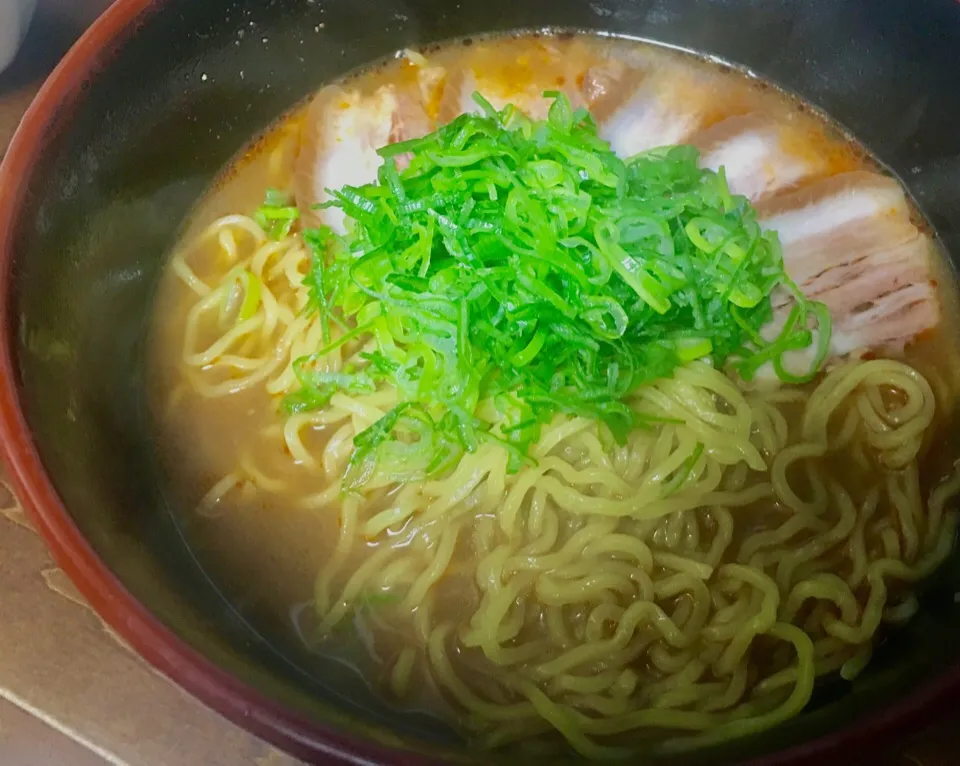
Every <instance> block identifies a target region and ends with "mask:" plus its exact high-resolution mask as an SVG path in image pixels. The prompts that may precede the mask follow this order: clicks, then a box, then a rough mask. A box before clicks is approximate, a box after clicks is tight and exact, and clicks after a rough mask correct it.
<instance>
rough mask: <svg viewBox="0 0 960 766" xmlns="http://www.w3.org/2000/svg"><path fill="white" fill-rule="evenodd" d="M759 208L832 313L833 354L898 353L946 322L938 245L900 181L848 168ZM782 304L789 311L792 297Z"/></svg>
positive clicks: (789, 265) (800, 279) (808, 291)
mask: <svg viewBox="0 0 960 766" xmlns="http://www.w3.org/2000/svg"><path fill="white" fill-rule="evenodd" d="M759 211H760V217H759V222H760V225H761V226H763V227H764V228H766V229H769V230H773V231H776V232H777V233H778V235H779V238H780V243H781V245H782V248H783V260H784V267H785V269H786V271H787V273H788V274H789V275H790V277H791V278H792V279H793V280H794V281H795V282H796V284H797V286H798V287H799V288H800V290H801V292H803V294H804V295H805V296H806V297H807V298H810V299H812V300H818V301H822V302H823V303H824V304H826V306H827V308H828V309H829V310H830V314H831V317H832V319H833V336H832V339H831V347H830V354H831V356H834V357H842V356H846V355H849V354H854V353H858V352H862V351H866V350H871V349H879V350H884V351H888V352H893V353H898V352H900V351H902V350H903V347H904V345H905V344H907V343H909V342H910V341H911V340H912V339H914V338H915V337H917V336H918V335H920V334H921V333H923V332H924V331H927V330H930V329H933V328H934V327H936V326H937V325H938V324H939V322H940V317H941V308H940V301H939V296H938V295H937V289H936V282H935V279H934V274H933V258H934V257H935V255H936V254H935V252H934V244H933V242H932V241H931V239H930V237H929V236H927V235H926V234H924V233H923V232H921V231H920V230H919V229H917V227H916V226H915V225H914V224H913V222H912V220H911V216H910V208H909V205H908V203H907V199H906V197H905V195H904V193H903V190H902V189H901V188H900V185H899V184H898V183H897V182H896V181H895V180H893V179H891V178H887V177H886V176H882V175H879V174H877V173H870V172H865V171H854V172H849V173H841V174H839V175H835V176H831V177H829V178H827V179H825V180H822V181H819V182H816V183H813V184H810V185H808V186H806V187H803V188H802V189H799V190H797V191H794V192H790V193H787V194H784V195H780V196H778V197H776V198H774V199H773V200H771V201H770V202H768V203H765V204H761V205H760V206H759ZM774 303H775V308H776V309H779V310H780V312H782V311H784V310H785V309H786V307H785V303H786V300H785V299H783V298H780V299H777V300H775V301H774ZM778 304H779V305H778Z"/></svg>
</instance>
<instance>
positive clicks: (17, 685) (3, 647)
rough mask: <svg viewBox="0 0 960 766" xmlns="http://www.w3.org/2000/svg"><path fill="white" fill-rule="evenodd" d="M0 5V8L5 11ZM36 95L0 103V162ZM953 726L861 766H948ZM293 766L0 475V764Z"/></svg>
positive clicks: (954, 748) (957, 751)
mask: <svg viewBox="0 0 960 766" xmlns="http://www.w3.org/2000/svg"><path fill="white" fill-rule="evenodd" d="M4 1H5V0H0V2H4ZM35 90H36V86H31V87H28V88H23V89H20V90H17V91H15V92H13V93H9V94H6V95H5V96H3V97H0V154H2V153H3V151H2V150H3V148H4V147H5V146H6V145H7V142H8V141H9V139H10V137H11V136H12V135H13V130H14V127H15V125H16V122H17V121H18V120H19V117H20V115H21V114H22V112H23V111H24V109H25V108H26V106H27V104H28V103H29V100H30V98H32V95H33V93H34V92H35ZM958 724H960V718H957V719H954V720H947V721H943V722H941V723H940V724H938V725H937V726H935V727H934V728H933V729H931V730H929V731H926V732H920V733H918V734H917V735H916V736H915V738H914V740H913V741H912V742H911V743H908V744H907V745H906V746H905V747H904V748H902V749H900V750H899V752H898V751H897V750H894V751H893V752H892V753H891V754H890V755H889V756H884V757H880V758H870V759H869V760H866V759H865V760H864V763H865V764H869V765H870V766H956V764H958V763H960V726H958ZM103 763H111V764H119V765H122V766H128V765H129V766H194V765H196V766H246V765H247V764H249V765H250V766H296V764H298V763H299V761H297V760H296V759H293V758H291V757H289V756H287V755H284V754H283V753H280V752H279V751H277V750H276V749H274V748H272V747H271V746H269V745H267V744H266V743H264V742H262V741H261V740H259V739H258V738H256V737H254V736H253V735H251V734H248V733H246V732H245V731H243V730H242V729H240V728H238V727H236V726H234V725H233V724H231V723H229V722H228V721H226V720H225V719H223V718H221V717H220V716H219V715H217V714H216V713H214V712H213V711H211V710H209V709H208V708H206V707H204V706H203V705H202V704H201V703H199V702H197V701H196V700H195V699H193V698H192V697H190V696H188V695H187V694H186V693H185V692H183V691H181V690H180V689H179V688H178V687H176V686H175V685H174V684H172V683H171V682H170V681H168V680H167V679H166V678H164V677H163V676H161V675H160V674H158V673H157V672H156V671H154V670H153V669H152V668H150V667H149V666H148V665H147V664H146V662H144V661H143V660H141V659H140V658H139V657H138V656H136V655H135V654H134V653H133V652H132V651H131V650H130V649H129V648H128V647H127V646H126V645H124V644H123V643H122V642H121V641H120V639H119V638H118V637H117V636H116V635H115V634H114V633H113V632H112V631H110V630H109V629H108V628H107V627H106V626H105V625H104V624H103V622H102V621H101V620H100V619H99V617H97V616H96V615H95V614H94V613H93V612H92V611H91V610H90V609H89V608H88V607H87V605H86V604H85V603H84V600H83V598H82V597H81V596H80V595H79V593H77V591H76V589H75V588H74V587H73V585H72V584H71V583H70V581H69V580H68V579H67V577H66V576H65V575H64V573H63V572H62V571H61V570H59V569H58V568H57V567H56V566H55V565H54V563H53V561H52V560H51V558H50V554H49V553H48V552H47V550H46V548H45V547H44V545H43V542H42V541H41V540H40V538H39V537H38V536H37V535H36V533H35V532H34V531H33V530H32V529H31V528H30V525H29V523H28V522H27V521H26V519H25V517H24V514H23V511H22V510H21V508H20V505H19V503H18V502H17V500H16V498H15V497H14V496H13V494H12V493H11V492H10V490H9V488H8V487H7V485H6V476H5V474H4V473H3V469H2V467H0V764H2V765H3V766H57V765H58V764H64V765H65V766H98V765H99V764H103Z"/></svg>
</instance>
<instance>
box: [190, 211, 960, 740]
mask: <svg viewBox="0 0 960 766" xmlns="http://www.w3.org/2000/svg"><path fill="white" fill-rule="evenodd" d="M200 239H201V240H202V241H203V242H207V243H209V242H216V243H217V248H218V252H219V260H218V264H219V265H218V267H217V269H216V273H215V274H213V275H211V274H205V273H199V272H198V270H197V269H195V268H194V267H193V266H191V254H192V252H193V250H192V249H188V250H186V251H184V252H182V253H180V254H178V255H177V256H176V257H175V259H174V264H173V269H174V272H175V273H176V274H177V275H178V276H179V277H180V278H181V279H182V280H183V282H184V283H185V285H186V286H187V288H188V289H189V290H191V291H192V292H193V293H194V294H195V300H194V303H193V306H192V308H191V310H190V314H189V317H188V322H187V328H186V333H185V337H184V343H183V365H184V369H185V370H186V374H185V377H186V379H187V380H188V381H189V382H190V384H191V385H192V386H193V387H194V389H195V390H196V392H197V393H199V394H200V395H202V396H206V397H214V396H225V395H228V394H230V393H232V392H236V391H240V390H245V389H249V388H254V387H255V388H259V389H262V390H263V391H265V392H266V393H268V394H269V395H270V396H272V397H274V398H276V397H279V396H280V395H283V394H285V393H289V392H291V391H293V390H295V389H296V387H297V382H296V377H295V375H294V373H293V369H292V363H293V361H294V359H296V358H297V357H298V356H300V355H303V354H306V353H310V352H312V351H314V350H315V349H316V348H317V347H318V346H319V345H320V338H321V336H322V330H323V328H322V327H320V326H319V323H318V319H317V318H316V316H308V315H306V314H304V312H303V309H304V306H305V305H306V303H307V296H306V291H305V288H304V287H303V286H302V285H301V279H302V275H303V274H304V273H305V271H306V269H307V265H308V255H307V253H306V251H305V249H304V247H303V245H302V243H301V242H300V240H299V238H298V237H297V236H296V235H291V236H289V237H287V238H285V239H283V240H282V241H280V242H272V241H269V240H267V238H266V237H265V236H264V235H263V233H262V232H261V231H260V229H259V227H257V226H256V224H255V223H254V222H253V221H252V220H250V219H248V218H245V217H243V216H230V217H228V218H224V219H222V220H220V221H218V222H216V223H215V224H213V225H212V226H211V227H210V228H209V229H207V231H205V232H204V233H203V234H201V237H200ZM237 268H242V269H246V270H248V271H249V272H250V273H251V274H253V275H254V276H255V277H256V278H257V279H259V280H260V281H261V295H262V298H261V302H260V305H259V307H258V309H257V311H256V313H255V314H253V315H252V316H250V317H249V318H247V319H245V320H244V321H239V322H238V321H236V317H234V316H231V315H230V312H229V311H225V309H224V306H225V305H226V306H228V307H229V306H230V305H233V304H236V303H237V302H238V300H239V298H242V296H237V295H236V294H235V293H236V291H237V290H238V289H241V288H239V287H238V284H239V283H238V282H237V280H236V279H235V278H234V277H232V276H229V275H231V274H233V273H235V269H237ZM332 332H334V334H336V329H335V328H333V329H332ZM360 350H361V349H359V348H357V347H355V346H349V345H348V346H344V347H341V348H340V349H338V350H336V351H334V352H332V353H331V354H330V355H329V356H328V357H327V358H326V359H325V360H324V361H323V365H324V366H325V367H326V369H328V370H338V369H340V368H341V367H342V366H343V365H344V364H346V363H348V362H353V363H357V362H359V361H360V358H359V357H357V356H355V355H356V354H357V353H358V352H359V351H360ZM180 395H182V393H181V394H180ZM397 401H398V398H397V392H396V391H395V390H393V389H390V388H382V389H381V390H378V391H377V392H376V393H373V394H370V395H367V396H348V395H346V394H342V393H341V394H337V395H336V396H334V397H333V399H332V400H331V402H330V404H329V405H328V406H327V407H326V408H324V409H322V410H320V411H317V412H308V413H301V414H297V415H294V416H292V417H289V419H286V420H285V421H284V422H282V423H281V422H280V421H279V420H278V423H277V425H276V426H275V427H273V428H272V429H268V431H264V432H263V433H262V434H260V437H259V440H260V441H259V442H258V441H257V439H258V437H257V435H256V434H251V436H250V440H251V449H250V450H249V451H243V452H241V454H240V455H239V456H238V462H237V466H236V468H235V470H233V471H232V472H231V473H230V474H228V475H226V476H223V477H220V478H218V480H217V481H216V482H215V483H214V484H213V486H212V487H211V489H210V491H209V493H208V494H207V496H206V497H204V498H203V500H202V501H201V503H200V509H201V511H202V512H205V513H210V514H213V513H216V512H222V510H223V508H224V507H226V506H225V504H224V500H225V499H228V497H229V495H230V493H232V492H239V491H243V488H244V487H247V488H248V489H249V488H250V487H255V488H256V491H258V492H261V493H266V494H268V495H271V496H275V497H277V498H280V499H282V501H283V502H284V503H287V504H299V505H300V506H302V507H303V508H305V509H310V510H313V511H315V512H317V513H324V514H329V513H336V514H339V522H340V523H339V536H338V538H337V540H336V541H335V542H333V543H332V544H331V546H330V551H329V554H328V555H327V557H326V558H325V559H324V560H323V561H318V562H317V566H318V568H319V573H318V577H317V581H316V605H317V609H318V613H319V617H320V622H321V627H322V628H323V629H324V630H326V631H332V630H334V629H335V628H336V627H337V626H338V625H339V624H341V623H343V622H344V621H346V620H348V619H349V618H350V617H351V615H352V614H353V612H354V610H355V609H356V608H357V607H358V605H360V604H362V603H363V602H364V599H365V598H369V596H370V594H371V593H373V594H377V593H382V592H384V591H387V592H389V593H390V594H392V596H393V597H394V598H392V599H390V600H387V601H386V602H385V603H384V604H383V605H381V606H378V607H377V610H378V614H377V619H378V624H381V625H385V626H388V627H389V630H390V631H391V632H393V633H394V634H397V635H401V636H404V637H405V638H404V641H403V645H402V646H401V647H399V648H398V649H395V650H394V651H393V654H392V656H391V657H390V658H389V660H388V662H389V668H388V672H387V675H386V678H387V686H388V688H389V690H390V691H391V693H392V694H393V695H395V696H397V697H399V698H403V697H405V696H406V695H407V694H409V693H410V690H411V688H412V687H414V686H416V685H417V684H418V683H422V682H424V681H425V682H427V683H429V684H431V685H432V686H433V687H434V688H435V689H437V690H438V691H439V693H440V694H441V695H442V696H443V697H444V698H445V699H446V700H447V702H448V703H449V704H450V705H451V706H452V708H453V709H454V710H455V711H457V713H458V714H459V717H460V720H461V722H462V724H463V726H464V727H465V728H466V729H468V730H469V731H470V732H471V733H472V734H473V735H474V736H475V737H476V738H477V739H478V740H479V741H480V742H481V743H483V744H485V745H486V746H488V747H499V746H502V745H504V744H506V743H510V742H514V741H516V740H524V739H527V740H529V739H536V738H538V737H542V736H543V735H545V734H546V733H548V732H550V731H553V732H559V733H560V734H561V735H562V736H563V737H564V738H565V739H566V740H567V741H568V742H569V743H570V744H571V745H572V746H573V747H574V748H575V749H576V750H577V751H579V752H580V753H581V754H583V755H584V756H587V757H589V758H609V757H621V756H626V755H629V754H630V753H631V752H633V751H634V750H635V749H636V748H643V749H644V750H645V751H647V752H656V751H677V750H685V749H689V748H693V747H699V746H703V745H707V744H710V743H715V742H720V741H725V740H729V739H732V738H735V737H740V736H744V735H747V734H750V733H753V732H756V731H760V730H763V729H766V728H769V727H770V726H774V725H776V724H777V723H778V722H781V721H783V720H785V719H787V718H789V717H791V716H794V715H796V714H797V713H799V712H800V711H801V709H802V708H803V707H804V705H805V704H806V703H807V701H808V700H809V698H810V695H811V692H812V688H813V684H814V681H815V679H816V677H817V676H818V675H821V674H824V673H829V672H836V671H839V672H841V674H842V675H843V676H844V677H846V678H852V677H853V676H855V675H856V674H857V673H859V672H860V671H861V670H862V669H863V667H864V665H865V664H866V663H867V662H868V661H869V658H870V653H871V647H872V646H873V642H874V640H875V638H876V635H877V633H878V631H879V630H880V628H881V624H882V623H883V622H884V621H887V622H891V623H896V624H899V623H902V622H904V621H906V620H907V619H909V618H910V616H911V615H912V614H913V612H915V611H916V609H917V600H916V598H915V597H914V596H913V595H912V594H911V592H910V590H909V586H910V585H911V584H913V583H916V582H917V581H918V580H920V579H922V578H924V577H926V576H927V575H929V574H930V573H931V572H932V571H933V570H934V569H935V568H936V567H937V566H938V565H939V564H940V563H941V562H942V561H943V560H944V558H945V557H946V556H947V555H948V554H949V552H950V550H951V547H952V545H953V540H954V536H955V531H956V526H957V516H956V513H955V512H954V511H953V510H951V509H950V500H951V498H952V497H953V496H954V495H955V494H956V493H957V491H958V490H960V472H957V471H954V472H953V473H952V474H951V475H950V476H948V477H947V479H946V480H945V481H944V482H942V483H940V484H938V485H936V486H935V487H934V488H933V490H932V492H927V491H926V490H923V488H922V487H923V486H924V485H923V483H922V481H921V471H920V462H919V461H920V458H921V457H922V451H923V449H924V448H925V445H926V443H927V441H928V438H929V435H930V430H931V426H932V424H933V420H934V414H935V404H936V398H935V396H934V392H933V390H932V389H931V387H930V385H929V384H928V383H927V381H926V379H925V378H924V377H923V376H922V375H920V374H919V373H918V372H917V371H915V370H914V369H912V368H911V367H909V366H908V365H906V364H904V363H902V362H899V361H893V360H873V361H865V362H852V363H849V364H845V365H843V366H841V367H839V368H837V369H835V370H833V371H832V372H830V373H829V374H827V375H826V376H825V377H823V379H822V380H820V381H819V383H817V384H816V385H815V386H812V387H805V388H784V389H779V390H774V391H762V390H749V389H747V388H746V387H742V386H739V385H738V384H737V383H735V382H734V381H733V380H731V379H730V378H729V377H727V376H726V375H725V374H723V373H722V372H720V371H717V370H715V369H713V368H711V367H710V366H708V365H706V364H703V363H694V364H691V365H689V366H687V367H685V368H683V369H680V370H678V371H677V373H676V375H675V376H674V377H673V378H672V379H669V380H662V381H659V382H657V383H655V384H652V385H650V386H647V387H644V388H642V389H640V390H639V391H637V392H635V394H634V396H633V397H632V400H631V401H632V404H633V406H634V407H636V408H637V409H638V410H640V411H642V412H644V413H647V414H648V415H651V416H653V417H655V418H659V419H661V422H662V425H659V426H658V427H656V428H654V429H650V430H638V431H636V432H634V433H633V434H631V435H630V437H629V439H628V440H627V442H626V444H623V445H616V444H613V443H611V440H610V439H609V435H608V434H607V433H605V432H604V431H603V430H602V429H601V428H599V427H598V425H597V424H596V423H594V422H591V421H589V420H585V419H583V418H573V417H567V416H558V417H556V418H555V419H554V420H553V422H551V423H550V424H549V425H548V426H546V427H545V428H544V430H543V435H542V437H541V439H540V441H539V443H538V444H537V445H535V447H534V448H533V457H535V458H536V464H535V465H529V466H526V467H524V468H522V469H521V470H520V471H518V472H517V473H513V474H510V473H508V472H507V463H508V455H507V453H506V451H505V450H504V449H503V448H502V447H501V446H499V445H498V444H496V443H485V444H484V445H483V446H481V447H480V448H479V449H478V450H477V451H476V452H474V453H471V454H467V455H466V456H464V457H463V459H462V460H461V462H460V464H459V465H458V466H457V467H456V469H455V470H454V471H453V472H451V473H450V474H449V475H447V476H445V477H440V478H435V479H431V480H428V481H423V482H418V483H413V484H408V485H406V486H403V487H382V488H378V489H371V490H369V491H367V492H365V493H362V494H355V495H349V496H346V497H343V498H341V497H340V495H339V478H340V476H341V475H342V473H343V471H344V468H345V466H346V463H347V461H348V459H349V455H350V451H351V448H352V440H353V437H354V435H355V434H357V433H358V432H360V431H362V430H363V429H365V428H367V427H368V426H369V425H370V424H372V423H373V422H375V421H376V420H377V419H378V418H379V417H381V416H382V415H383V414H384V413H385V412H387V411H389V410H390V408H391V407H393V406H394V405H395V404H396V403H397ZM481 410H483V407H481ZM318 433H321V434H323V435H324V439H323V440H322V441H318V440H317V434H318ZM265 454H271V455H274V456H275V459H274V463H273V464H272V465H271V466H270V467H268V466H266V465H264V464H262V462H261V463H258V462H257V460H258V456H260V459H261V461H263V460H265V459H264V458H263V457H262V456H263V455H265ZM276 456H281V457H276ZM277 466H279V469H278V467H277ZM281 469H282V470H281ZM284 471H286V472H287V473H284ZM298 472H299V474H303V475H309V476H313V477H316V482H315V485H316V486H317V491H316V492H314V493H312V494H301V495H299V496H292V494H291V492H290V490H289V489H288V488H287V486H286V483H285V482H286V481H288V480H287V479H285V478H284V477H285V476H290V475H293V474H296V473H298Z"/></svg>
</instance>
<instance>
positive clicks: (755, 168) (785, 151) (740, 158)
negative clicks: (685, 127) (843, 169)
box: [690, 114, 830, 202]
mask: <svg viewBox="0 0 960 766" xmlns="http://www.w3.org/2000/svg"><path fill="white" fill-rule="evenodd" d="M690 143H692V144H693V145H694V146H696V147H697V148H698V149H699V150H700V164H701V165H702V166H703V167H705V168H710V169H711V170H719V169H720V168H721V167H723V168H724V172H725V173H726V177H727V185H728V186H729V187H730V191H732V192H733V193H734V194H742V195H743V196H745V197H747V198H748V199H749V200H750V201H751V202H759V201H760V200H762V199H765V198H767V197H769V196H770V195H772V194H776V193H777V192H780V191H784V190H787V189H791V188H793V187H796V186H798V185H800V184H802V183H804V182H806V181H809V180H811V179H813V178H816V177H819V176H823V175H826V174H827V172H828V171H829V169H830V163H829V160H828V158H827V157H826V156H824V154H822V153H819V152H816V151H814V150H813V149H812V148H811V144H810V141H809V138H808V137H807V136H804V135H803V134H802V132H801V130H800V129H798V128H796V127H794V126H792V125H788V124H783V123H778V122H775V121H774V120H772V119H770V118H767V117H763V116H761V115H758V114H744V115H736V116H734V117H728V118H727V119H725V120H722V121H721V122H718V123H716V124H715V125H712V126H711V127H709V128H707V129H706V130H702V131H700V132H698V133H697V134H696V135H694V136H692V137H691V139H690Z"/></svg>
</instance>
